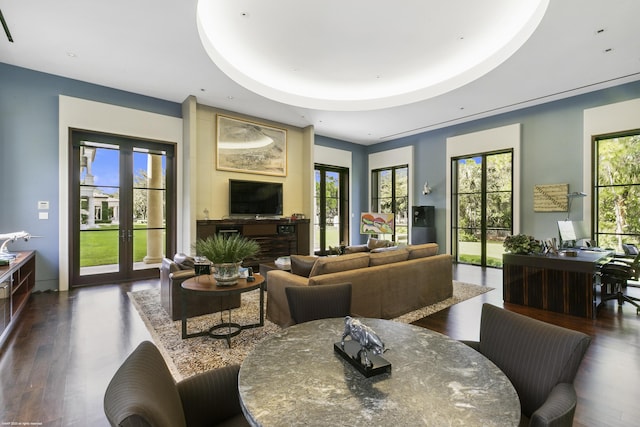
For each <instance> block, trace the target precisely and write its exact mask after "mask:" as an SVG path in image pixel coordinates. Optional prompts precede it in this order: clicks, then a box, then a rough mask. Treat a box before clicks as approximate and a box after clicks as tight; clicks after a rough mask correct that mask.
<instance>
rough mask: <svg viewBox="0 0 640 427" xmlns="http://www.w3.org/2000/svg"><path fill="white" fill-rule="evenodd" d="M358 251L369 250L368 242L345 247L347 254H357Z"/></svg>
mask: <svg viewBox="0 0 640 427" xmlns="http://www.w3.org/2000/svg"><path fill="white" fill-rule="evenodd" d="M357 252H369V247H368V246H367V245H366V244H363V245H353V246H347V247H346V248H344V253H345V254H355V253H357Z"/></svg>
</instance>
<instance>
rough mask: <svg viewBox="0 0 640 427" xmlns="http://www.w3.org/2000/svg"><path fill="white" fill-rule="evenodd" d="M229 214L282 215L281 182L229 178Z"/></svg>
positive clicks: (250, 215) (253, 215) (248, 215)
mask: <svg viewBox="0 0 640 427" xmlns="http://www.w3.org/2000/svg"><path fill="white" fill-rule="evenodd" d="M229 215H231V216H246V217H255V216H268V217H275V216H278V217H279V216H282V183H280V182H260V181H241V180H237V179H230V180H229Z"/></svg>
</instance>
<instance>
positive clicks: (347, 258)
mask: <svg viewBox="0 0 640 427" xmlns="http://www.w3.org/2000/svg"><path fill="white" fill-rule="evenodd" d="M368 266H369V253H368V252H367V253H356V254H347V255H341V256H330V257H320V258H318V260H317V261H316V262H315V264H314V265H313V268H312V269H311V273H309V277H313V276H319V275H321V274H329V273H337V272H339V271H347V270H354V269H356V268H364V267H368Z"/></svg>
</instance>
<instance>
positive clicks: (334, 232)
mask: <svg viewBox="0 0 640 427" xmlns="http://www.w3.org/2000/svg"><path fill="white" fill-rule="evenodd" d="M324 179H325V218H326V222H327V227H326V229H325V230H326V245H327V247H326V248H327V249H329V248H336V247H339V246H340V174H339V173H338V172H332V171H326V172H325V173H324Z"/></svg>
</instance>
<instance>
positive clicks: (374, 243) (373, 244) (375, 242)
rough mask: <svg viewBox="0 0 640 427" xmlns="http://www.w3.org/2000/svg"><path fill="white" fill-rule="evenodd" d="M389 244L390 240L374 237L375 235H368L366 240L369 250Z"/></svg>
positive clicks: (385, 246)
mask: <svg viewBox="0 0 640 427" xmlns="http://www.w3.org/2000/svg"><path fill="white" fill-rule="evenodd" d="M391 245H393V243H392V242H391V241H390V240H382V239H376V238H375V237H369V240H367V247H368V248H369V250H370V251H372V250H374V249H378V248H387V247H389V246H391Z"/></svg>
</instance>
